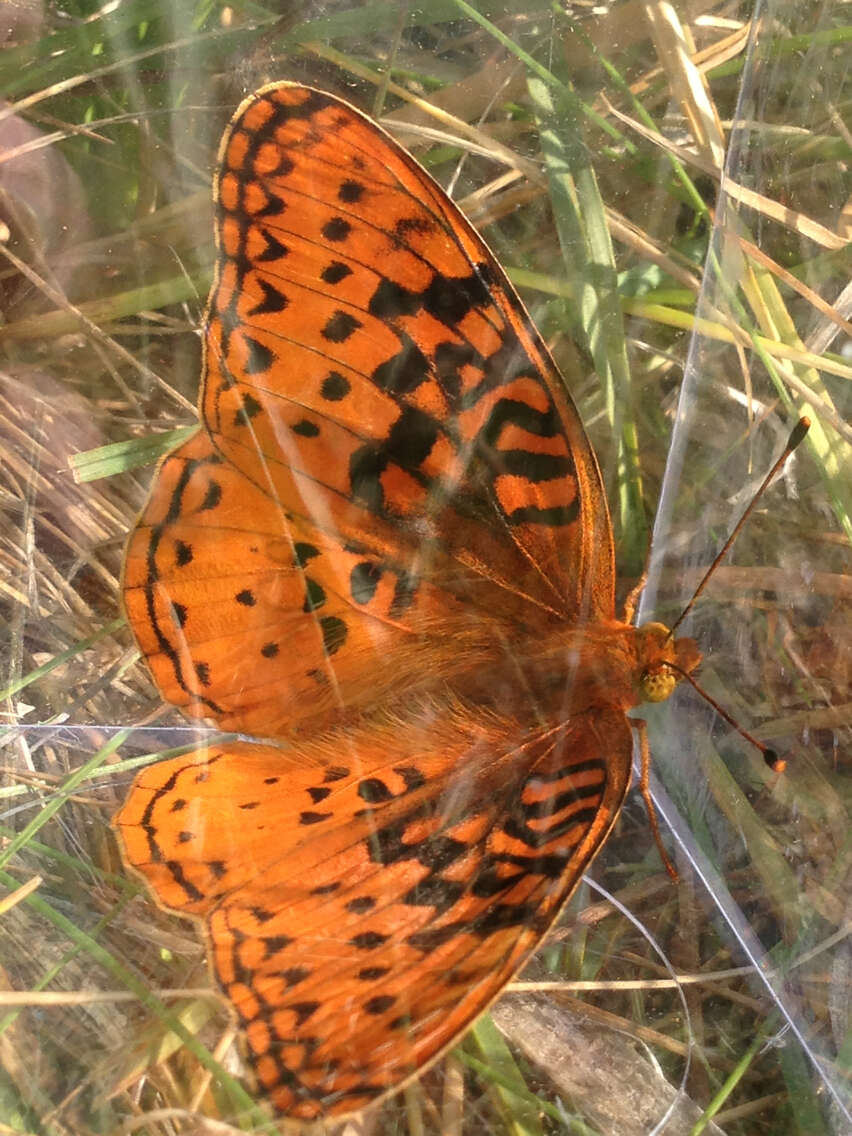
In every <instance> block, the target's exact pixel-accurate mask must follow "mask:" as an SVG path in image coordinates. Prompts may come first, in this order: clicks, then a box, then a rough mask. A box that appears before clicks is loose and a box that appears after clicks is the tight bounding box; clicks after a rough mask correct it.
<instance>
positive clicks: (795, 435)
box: [787, 414, 811, 450]
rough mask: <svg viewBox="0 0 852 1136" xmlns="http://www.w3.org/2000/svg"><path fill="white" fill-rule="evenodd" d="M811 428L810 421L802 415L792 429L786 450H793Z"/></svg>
mask: <svg viewBox="0 0 852 1136" xmlns="http://www.w3.org/2000/svg"><path fill="white" fill-rule="evenodd" d="M810 428H811V420H810V418H808V417H807V415H804V414H803V415H802V417H801V418H800V419H799V421H798V422H797V423H796V425H795V426H794V427H793V432H792V434H791V435H790V441H789V442H788V443H787V449H788V450H795V448H796V446H798V444H799V443H800V442H801V441H802V439H803V438H804V436H805V434H807V432H808V430H810Z"/></svg>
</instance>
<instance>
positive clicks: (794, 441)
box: [669, 417, 811, 749]
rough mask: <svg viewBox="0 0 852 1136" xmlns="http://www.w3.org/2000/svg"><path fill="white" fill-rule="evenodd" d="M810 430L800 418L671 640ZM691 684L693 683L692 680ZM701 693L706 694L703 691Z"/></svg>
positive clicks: (679, 619) (677, 622) (676, 624)
mask: <svg viewBox="0 0 852 1136" xmlns="http://www.w3.org/2000/svg"><path fill="white" fill-rule="evenodd" d="M810 428H811V420H810V419H809V418H805V417H802V418H800V419H799V421H798V422H797V423H796V425H795V426H794V427H793V431H792V433H791V434H790V437H789V439H788V440H787V445H786V446H785V447H784V450H783V452H782V454H781V456H780V457H779V458H778V460H777V461H776V462H775V464H774V465H773V466H772V469H770V471H769V473H767V475H766V477H764V479H763V481H762V482H761V485H760V488H759V489H758V490H757V492H756V493H755V495H754V496H753V497H752V499H751V501H750V502H749V504H748V507H747V508H746V510H745V512H744V513H743V515H742V516H741V517H740V519H739V520H738V521H737V523H736V524H735V525H734V527H733V529H732V530H731V535H730V536H729V537H728V539H727V540H726V541H725V543H724V544H723V545H722V547H721V548H720V549H719V551H718V553H717V554H716V556H715V558H714V560H713V563H712V564H711V565H710V567H709V568H708V569H707V571H706V572H705V573H704V575H703V576H702V578H701V583H700V584H699V585H698V587H697V588H696V589H695V591H694V592H693V593H692V599H691V600H690V601H689V603H688V604H687V605H686V607H685V608H684V609H683V611H682V612H681V613H680V615H679V616H678V617H677V619H676V620H675V621H674V623H673V624H672V626H671V630H670V631H669V638H670V639H673V638H674V633H675V631H676V630H677V629H678V627H680V625H681V623H683V621H684V619H686V617H687V615H688V614H689V613H690V611H691V610H692V608H693V606H694V604H695V601H696V600H697V599H698V597H699V596H700V595H701V593H702V592H703V591H704V589H705V587H706V586H707V582H708V580H709V579H710V577H711V576H712V575H713V573H714V572H715V571H716V569H717V568H718V567H719V564H720V563H721V561H722V560H724V558H725V557H726V556H727V554H728V551H729V549H730V547H731V545H732V544H733V543H734V541H735V540H736V539H737V537H738V536H739V534H740V530H741V529H742V527H743V525H744V524H745V523H746V521H747V520H748V519H749V517H750V516H751V514H752V511H753V509H754V507H755V505H756V504H757V503H758V501H759V500H760V498H761V497H762V496H763V494H764V492H765V490H766V487H767V486H768V485H769V483H770V482H771V481H772V479H773V478H774V477H775V474H776V473H777V472H778V470H779V469H780V468H781V466H782V465H783V464H784V462H785V461H786V460H787V458H788V457H789V456H790V454H792V452H793V450H795V449H796V447H797V446H798V445H799V444H800V442H801V441H802V440H803V438H804V436H805V434H807V432H808V430H809V429H810ZM686 677H687V678H688V677H689V676H688V675H687V676H686ZM690 682H692V680H691V679H690ZM692 685H693V686H695V683H694V682H693V683H692ZM701 693H702V694H704V692H703V691H702V692H701ZM704 697H705V698H707V701H708V702H711V703H713V699H712V698H709V697H708V696H707V695H706V694H704ZM713 705H716V704H715V703H713ZM716 709H717V710H719V713H720V714H721V715H722V717H723V718H726V717H727V715H726V714H725V713H724V711H722V710H721V709H720V708H719V707H718V706H717V707H716ZM728 721H730V719H728ZM732 724H734V723H732ZM737 729H739V727H737ZM740 733H742V731H740ZM751 740H753V739H751ZM755 744H756V745H758V748H759V749H760V748H763V747H761V746H760V745H759V744H758V743H755Z"/></svg>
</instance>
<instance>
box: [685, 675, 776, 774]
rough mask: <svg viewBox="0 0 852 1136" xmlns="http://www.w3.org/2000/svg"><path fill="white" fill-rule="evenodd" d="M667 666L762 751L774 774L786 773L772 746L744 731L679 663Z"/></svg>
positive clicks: (742, 735)
mask: <svg viewBox="0 0 852 1136" xmlns="http://www.w3.org/2000/svg"><path fill="white" fill-rule="evenodd" d="M667 665H668V666H669V667H671V669H672V670H673V671H676V672H677V673H678V675H679V676H680V677H681V678H684V679H686V681H687V682H688V683H689V685H690V686H691V687H693V689H695V690H697V691H698V693H699V694H700V695H701V697H702V698H703V699H704V701H705V702H709V704H710V705H711V706H712V707H713V709H714V710H715V711H716V713H717V714H718V715H719V716H720V717H721V718H724V719H725V721H726V722H727V723H728V725H729V726H732V727H733V728H734V729H735V730H736V731H737V733H738V734H739V735H740V736H741V737H744V738H745V740H746V741H747V742H751V744H752V745H753V746H754V748H755V749H757V750H759V751H760V753H761V754H762V755H763V760H764V761H765V762H766V764H767V765H768V766H769V768H770V769H771V770H772V772H773V773H783V772H784V770H785V769H786V768H787V762H786V761H785V760H784V758H783V757H780V756H779V755H778V753H777V751H776V750H774V749H772V748H771V747H770V746H767V745H764V744H763V742H761V741H758V740H757V738H756V737H755V736H754V734H750V733H749V732H748V730H746V729H743V727H742V726H741V725H740V724H739V722H737V721H735V720H734V719H733V718H732V717H731V715H730V714H729V713H728V711H727V710H726V709H725V708H724V706H720V705H719V703H718V702H717V701H716V699H715V698H713V697H712V695H710V694H708V693H707V691H706V690H704V688H703V687H701V686H699V685H698V683H697V682H696V681H695V679H694V678H693V677H692V675H691V674H689V672H688V671H685V670H684V669H683V667H679V666H678V665H677V663H668V664H667Z"/></svg>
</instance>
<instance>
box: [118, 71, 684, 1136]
mask: <svg viewBox="0 0 852 1136" xmlns="http://www.w3.org/2000/svg"><path fill="white" fill-rule="evenodd" d="M220 157H221V166H220V169H219V171H218V173H217V175H216V183H215V187H216V200H217V207H218V228H217V242H218V250H219V257H218V269H217V273H216V280H215V283H214V285H213V290H212V293H211V298H210V305H209V310H208V316H207V322H206V329H205V361H204V375H203V380H202V387H201V398H200V404H201V417H202V422H203V428H202V429H201V431H200V432H199V433H198V434H197V435H196V436H195V437H194V438H193V439H192V440H191V441H189V442H187V443H185V444H184V445H182V446H180V447H179V448H178V449H177V450H175V451H174V452H173V453H171V454H170V455H168V456H167V457H166V459H165V460H164V462H163V463H162V466H161V467H160V470H159V473H158V475H157V477H156V479H155V482H154V486H153V489H152V491H151V498H150V500H149V502H148V504H147V506H146V508H145V510H144V512H143V514H142V517H141V519H140V521H139V523H138V525H137V527H136V529H135V530H134V532H133V533H132V535H131V538H130V542H129V545H128V549H127V558H126V566H125V578H124V600H125V604H126V608H127V613H128V617H129V619H130V623H131V626H132V627H133V630H134V633H135V635H136V638H137V640H138V642H139V646H140V648H141V650H142V652H143V654H144V655H145V657H146V659H147V660H148V663H149V665H150V667H151V670H152V671H153V673H154V676H155V678H156V681H157V684H158V686H159V688H160V690H161V691H162V693H163V696H164V697H165V698H166V699H168V700H169V701H170V702H173V703H176V704H177V705H179V706H181V707H182V708H183V709H184V710H186V712H187V713H189V714H191V715H193V716H195V717H201V718H213V719H214V720H215V721H216V722H217V723H218V725H219V726H221V727H222V728H223V729H225V730H233V731H242V732H245V733H249V734H253V735H255V736H258V737H261V738H268V739H274V744H257V743H247V742H246V743H244V742H237V743H235V742H227V743H224V744H221V745H213V746H211V747H210V748H209V749H201V750H197V751H196V752H194V753H190V754H187V755H185V756H183V757H179V758H175V759H172V760H170V761H165V762H162V763H160V764H158V765H155V766H152V767H150V768H149V769H147V770H145V771H144V772H143V773H141V774H140V775H139V776H138V777H137V778H136V781H135V782H134V785H133V788H132V790H131V792H130V796H129V798H128V800H127V803H126V804H125V805H124V807H123V808H122V809H121V811H120V812H119V814H118V816H117V818H116V824H117V826H118V832H119V834H120V837H121V842H122V845H123V850H124V855H125V857H126V860H127V862H128V864H129V865H130V866H131V867H132V868H134V869H136V870H137V871H139V872H141V873H142V874H143V875H144V877H145V879H146V880H147V882H148V884H149V885H150V887H151V888H152V889H153V890H154V892H155V894H156V896H157V898H158V899H159V900H160V901H161V902H162V903H163V904H164V905H165V906H166V907H169V908H172V909H174V910H175V911H178V912H180V913H182V914H186V915H192V916H197V917H199V918H200V919H202V920H203V922H204V926H205V928H206V934H207V942H208V946H209V951H210V955H211V959H212V966H213V971H214V974H215V977H216V980H217V982H218V984H219V986H220V987H221V989H222V991H223V992H224V994H225V996H226V997H227V998H228V1000H229V1001H230V1003H231V1004H232V1006H233V1008H234V1010H235V1011H236V1014H237V1017H238V1019H239V1022H240V1025H241V1026H242V1028H243V1030H244V1032H245V1038H246V1042H247V1049H248V1057H249V1061H250V1063H251V1066H252V1068H253V1070H254V1073H255V1075H256V1078H257V1081H258V1084H259V1087H260V1089H261V1091H262V1092H263V1093H264V1094H265V1095H266V1096H267V1097H268V1099H269V1100H270V1101H271V1103H272V1104H273V1106H274V1107H275V1108H276V1109H277V1110H278V1111H279V1112H280V1113H283V1114H286V1115H287V1116H291V1117H295V1118H302V1119H311V1118H317V1117H329V1116H338V1115H341V1114H344V1113H348V1112H352V1111H355V1110H358V1109H361V1108H363V1107H365V1106H367V1105H369V1104H371V1103H372V1102H374V1101H375V1100H377V1099H378V1098H379V1097H381V1096H382V1095H383V1094H385V1093H388V1092H390V1091H392V1090H394V1089H397V1088H399V1087H400V1085H401V1084H403V1083H404V1082H405V1081H406V1079H408V1078H410V1077H411V1076H413V1075H414V1074H415V1073H416V1072H418V1071H419V1070H421V1069H422V1068H423V1067H424V1065H426V1064H427V1063H428V1062H430V1061H431V1060H433V1059H434V1058H435V1057H436V1056H437V1055H438V1054H440V1053H441V1052H443V1051H444V1050H445V1049H446V1048H447V1047H448V1046H450V1045H452V1044H453V1043H454V1042H456V1041H457V1040H458V1039H459V1037H460V1035H461V1034H462V1033H463V1031H464V1030H465V1029H467V1027H468V1026H469V1025H470V1024H471V1023H472V1022H473V1021H474V1019H475V1018H476V1017H477V1016H478V1015H479V1014H481V1013H482V1011H483V1010H484V1009H485V1008H486V1007H487V1006H488V1005H489V1003H490V1002H491V1001H492V1000H493V999H494V998H495V997H496V996H497V994H498V993H499V992H500V990H501V989H502V988H503V986H504V985H505V984H506V983H507V982H508V981H509V979H510V978H511V977H512V976H513V975H514V974H515V973H516V971H517V970H518V969H519V967H521V966H522V965H523V963H524V962H525V961H526V959H527V958H528V957H529V956H530V954H531V952H532V951H533V950H534V949H535V948H536V946H537V945H538V944H539V943H540V942H541V940H542V937H543V936H544V935H545V934H546V932H547V930H548V928H549V927H550V926H551V925H552V924H553V922H554V920H555V919H556V917H557V916H558V914H559V912H560V909H561V908H562V906H563V904H564V903H565V901H566V900H567V898H568V897H569V895H570V894H571V892H572V891H573V890H574V888H575V887H576V885H577V882H578V880H579V879H580V876H581V874H582V873H583V871H584V870H585V869H586V868H587V867H588V865H589V863H590V861H591V860H592V858H593V857H594V855H595V854H596V852H597V851H598V850H599V849H600V847H601V845H602V843H603V841H604V840H605V838H606V836H607V834H608V833H609V831H610V829H611V827H612V825H613V822H614V820H615V818H616V816H617V815H618V812H619V810H620V809H621V806H622V803H623V800H624V796H625V793H626V791H627V788H628V785H629V782H630V769H631V753H632V734H631V729H630V727H631V722H630V720H629V719H628V718H627V717H626V713H625V712H626V711H627V710H629V709H630V708H631V707H633V706H635V705H636V704H637V703H639V702H641V701H643V700H649V699H650V700H658V699H661V698H665V697H667V696H668V694H669V693H671V690H672V689H673V688H674V686H675V684H676V682H677V674H676V672H675V670H674V669H673V667H672V665H670V664H674V665H675V666H676V667H679V668H681V669H682V670H685V671H690V670H692V669H693V668H694V667H695V666H696V664H697V663H698V661H699V654H698V651H697V648H696V647H695V645H694V643H693V642H692V640H689V639H679V640H677V641H673V640H672V638H671V636H669V634H668V632H667V631H666V629H665V628H664V627H662V626H661V625H660V624H650V625H647V626H645V627H643V628H638V629H637V628H634V627H632V626H630V625H629V624H628V623H624V622H620V621H619V620H617V619H616V617H615V608H614V566H613V547H612V532H611V527H610V521H609V516H608V513H607V506H606V500H605V497H604V493H603V488H602V483H601V477H600V472H599V470H598V466H597V463H596V461H595V457H594V454H593V453H592V450H591V448H590V446H589V443H588V440H587V438H586V435H585V433H584V431H583V428H582V425H581V423H580V420H579V417H578V414H577V411H576V409H575V407H574V405H573V403H572V402H571V399H570V397H569V396H568V394H567V392H566V389H565V385H564V382H563V380H562V378H561V377H560V375H559V373H558V371H557V370H556V367H555V365H554V363H553V361H552V360H551V358H550V356H549V354H548V352H547V349H546V348H545V346H544V344H543V343H542V341H541V338H540V337H539V335H538V333H537V331H536V330H535V328H534V327H533V325H532V324H531V322H530V320H529V318H528V316H527V314H526V312H525V311H524V309H523V307H522V305H521V303H520V300H519V299H518V297H517V296H516V294H515V292H514V291H513V289H512V287H511V285H510V284H509V282H508V281H507V279H506V277H505V275H504V274H503V272H502V270H501V269H500V267H499V265H498V264H497V262H496V261H495V259H494V257H493V256H492V254H491V253H490V252H489V250H488V249H487V248H486V246H485V244H484V243H483V242H482V240H481V238H480V237H479V236H478V235H477V234H476V233H475V232H474V230H473V229H472V228H471V226H470V225H469V224H468V223H467V222H466V221H465V219H464V218H463V217H462V216H461V214H460V213H459V211H458V209H457V208H456V207H455V206H454V205H453V204H452V202H450V201H449V199H448V198H447V196H446V195H445V194H444V193H443V191H442V190H441V189H440V188H439V187H438V186H437V185H436V184H435V183H434V182H433V181H432V179H431V178H430V177H429V176H428V175H427V174H426V173H425V172H424V171H423V170H422V169H421V168H420V166H418V165H417V163H416V162H414V161H413V159H412V158H411V157H410V156H409V155H408V154H406V153H405V152H404V151H403V150H402V149H401V148H400V147H399V146H398V145H397V144H396V143H395V142H394V141H393V140H392V139H391V138H390V137H388V135H387V134H385V133H384V132H383V131H382V130H381V129H379V127H377V126H376V125H375V124H374V123H373V122H371V121H370V120H369V119H367V118H365V117H364V116H363V115H362V114H361V113H360V112H359V111H357V110H355V109H354V108H353V107H351V106H349V105H348V104H347V103H345V102H342V101H341V100H339V99H337V98H335V97H334V96H332V95H329V94H325V93H323V92H321V91H316V90H311V89H309V88H307V87H302V86H297V85H295V84H290V83H281V84H276V85H273V86H270V87H266V88H264V89H263V90H261V91H259V92H258V93H256V94H255V95H253V96H252V97H251V98H249V99H248V100H247V101H246V102H244V103H243V105H242V106H241V107H240V108H239V110H238V111H237V114H236V116H235V118H234V119H233V121H232V123H231V125H230V127H229V128H228V130H227V131H226V133H225V137H224V140H223V142H222V148H221V154H220ZM633 724H635V723H633ZM642 740H643V747H644V751H645V752H646V751H647V747H646V746H644V736H643V737H642Z"/></svg>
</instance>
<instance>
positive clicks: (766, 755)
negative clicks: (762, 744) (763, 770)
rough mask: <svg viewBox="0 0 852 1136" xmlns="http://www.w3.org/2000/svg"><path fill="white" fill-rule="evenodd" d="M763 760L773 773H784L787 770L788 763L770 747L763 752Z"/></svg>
mask: <svg viewBox="0 0 852 1136" xmlns="http://www.w3.org/2000/svg"><path fill="white" fill-rule="evenodd" d="M763 760H764V761H765V762H766V764H767V765H768V766H769V768H770V769H771V770H772V772H773V773H783V772H784V770H785V769H786V768H787V762H786V761H785V759H784V758H783V757H781V756H780V755H779V754H778V753H777V752H776V751H775V750H774V749H769V748H768V747H766V748H764V750H763Z"/></svg>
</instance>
